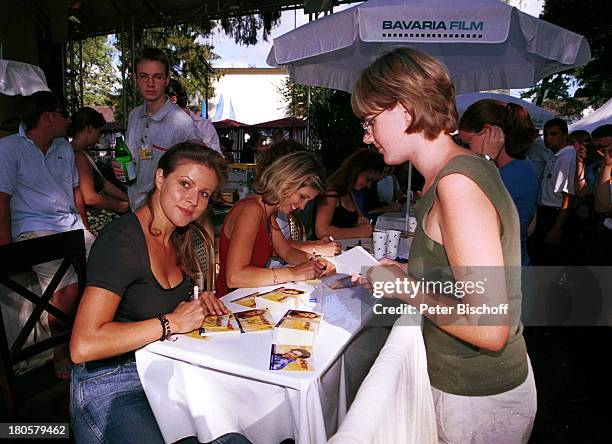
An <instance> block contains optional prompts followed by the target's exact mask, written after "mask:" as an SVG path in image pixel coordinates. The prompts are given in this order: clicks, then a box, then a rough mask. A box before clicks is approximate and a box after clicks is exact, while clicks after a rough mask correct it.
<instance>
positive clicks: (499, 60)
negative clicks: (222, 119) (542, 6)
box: [267, 0, 591, 93]
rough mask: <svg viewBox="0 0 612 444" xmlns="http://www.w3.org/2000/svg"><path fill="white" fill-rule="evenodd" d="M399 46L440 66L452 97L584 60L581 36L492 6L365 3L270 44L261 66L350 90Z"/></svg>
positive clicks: (494, 2)
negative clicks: (449, 78)
mask: <svg viewBox="0 0 612 444" xmlns="http://www.w3.org/2000/svg"><path fill="white" fill-rule="evenodd" d="M399 46H409V47H412V48H416V49H419V50H421V51H423V52H426V53H428V54H430V55H432V56H434V57H436V58H437V59H438V60H440V61H442V62H443V63H444V64H445V65H446V67H447V68H448V70H449V71H450V73H451V76H452V77H453V81H454V82H455V87H456V90H457V93H464V92H472V91H483V90H491V89H499V88H524V87H528V86H532V85H534V84H535V83H536V82H537V81H538V80H540V79H542V78H544V77H546V76H548V75H550V74H553V73H556V72H559V71H564V70H567V69H570V68H573V67H575V66H581V65H584V64H586V63H587V62H588V61H589V60H590V58H591V52H590V49H589V44H588V42H587V41H586V39H585V38H584V37H583V36H581V35H578V34H575V33H573V32H570V31H568V30H566V29H563V28H561V27H559V26H556V25H553V24H551V23H548V22H545V21H543V20H539V19H537V18H535V17H532V16H530V15H528V14H525V13H523V12H521V11H519V10H518V9H516V8H514V7H512V6H509V5H507V4H505V3H503V2H501V1H498V0H370V1H368V2H364V3H362V4H360V5H357V6H354V7H352V8H349V9H346V10H344V11H340V12H337V13H335V14H331V15H328V16H325V17H323V18H321V19H318V20H315V21H313V22H310V23H308V24H306V25H303V26H300V27H299V28H296V29H294V30H292V31H290V32H288V33H286V34H283V35H282V36H280V37H277V38H275V39H274V44H273V46H272V49H271V50H270V53H269V54H268V59H267V62H268V64H269V65H272V66H277V65H285V66H286V67H287V69H288V70H289V72H290V74H291V75H292V77H293V79H294V81H295V82H296V83H300V84H304V85H311V86H324V87H327V88H334V89H340V90H344V91H349V92H350V91H352V89H353V86H354V84H355V82H356V81H357V78H358V77H359V74H360V73H361V71H362V70H363V69H364V68H365V67H367V66H368V65H370V64H371V63H372V62H373V61H374V60H375V59H376V58H377V57H378V56H380V55H382V54H384V53H385V52H388V51H390V50H391V49H393V48H395V47H399Z"/></svg>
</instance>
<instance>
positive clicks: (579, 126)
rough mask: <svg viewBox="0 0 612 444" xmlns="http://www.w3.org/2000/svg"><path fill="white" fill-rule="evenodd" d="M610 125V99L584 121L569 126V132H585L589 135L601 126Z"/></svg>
mask: <svg viewBox="0 0 612 444" xmlns="http://www.w3.org/2000/svg"><path fill="white" fill-rule="evenodd" d="M606 124H612V99H610V100H608V101H607V102H606V103H604V104H603V105H602V106H601V108H599V109H597V111H593V112H592V113H591V114H589V115H588V116H586V117H585V118H584V119H580V120H579V121H578V122H576V123H573V124H571V125H570V126H569V130H570V131H576V130H585V131H588V132H589V133H591V132H593V130H594V129H596V128H598V127H600V126H601V125H606Z"/></svg>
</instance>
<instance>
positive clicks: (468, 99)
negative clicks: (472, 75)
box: [456, 92, 555, 129]
mask: <svg viewBox="0 0 612 444" xmlns="http://www.w3.org/2000/svg"><path fill="white" fill-rule="evenodd" d="M484 99H493V100H500V101H502V102H506V103H508V102H512V103H516V104H518V105H521V106H522V107H523V108H525V109H526V110H527V112H528V113H529V117H531V121H532V122H533V124H534V125H535V126H536V128H538V129H542V128H543V127H544V124H545V123H546V121H547V120H550V119H552V118H553V117H555V114H554V113H553V112H551V111H548V110H546V109H544V108H540V107H539V106H536V105H534V104H533V103H531V102H528V101H526V100H523V99H519V98H518V97H513V96H510V95H508V94H497V93H482V92H475V93H468V94H461V95H460V96H457V97H456V100H457V112H458V113H459V115H462V114H463V113H464V112H465V110H466V109H468V108H469V106H470V105H471V104H473V103H476V102H478V101H479V100H484Z"/></svg>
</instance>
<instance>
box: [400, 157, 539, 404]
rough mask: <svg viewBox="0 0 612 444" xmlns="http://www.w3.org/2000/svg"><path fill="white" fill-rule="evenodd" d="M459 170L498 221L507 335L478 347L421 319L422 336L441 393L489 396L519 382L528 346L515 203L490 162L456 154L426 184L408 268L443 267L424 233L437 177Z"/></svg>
mask: <svg viewBox="0 0 612 444" xmlns="http://www.w3.org/2000/svg"><path fill="white" fill-rule="evenodd" d="M454 173H459V174H463V175H464V176H467V177H469V178H471V179H472V180H473V181H474V182H476V183H477V184H478V185H479V186H480V188H481V190H482V191H483V192H484V193H485V194H486V195H487V197H488V198H489V199H490V201H491V202H492V204H493V206H494V207H495V209H496V210H497V213H498V215H499V218H500V221H501V233H502V234H501V245H502V251H503V256H504V264H505V265H506V268H505V269H506V273H505V275H506V289H507V297H508V305H509V307H508V309H509V315H510V316H509V318H510V325H511V327H510V337H509V338H508V342H507V343H506V345H505V346H504V348H503V349H502V350H500V351H498V352H492V351H489V350H484V349H480V348H479V347H476V346H473V345H471V344H468V343H467V342H464V341H462V340H460V339H458V338H456V337H455V336H453V335H450V334H448V333H446V332H444V331H442V330H441V329H440V328H438V327H436V325H435V324H433V323H432V322H431V321H429V320H428V319H424V325H423V337H424V339H425V347H426V350H427V368H428V372H429V378H430V381H431V385H432V386H434V387H436V388H437V389H439V390H442V391H444V392H446V393H451V394H455V395H462V396H489V395H495V394H498V393H503V392H506V391H508V390H511V389H513V388H515V387H517V386H518V385H520V384H521V383H522V382H523V381H524V380H525V378H526V377H527V350H526V347H525V341H524V339H523V334H522V333H523V325H522V324H521V321H520V318H521V270H520V265H521V243H520V228H519V219H518V213H517V210H516V207H515V205H514V202H513V201H512V198H511V197H510V195H509V194H508V191H507V190H506V188H505V186H504V184H503V183H502V181H501V178H500V176H499V171H498V170H497V168H496V167H495V165H494V164H493V162H490V161H487V160H485V159H482V158H480V157H476V156H457V157H455V158H453V159H451V160H450V161H449V162H448V163H447V164H446V165H445V166H444V168H442V170H441V171H440V173H438V176H437V177H436V179H435V182H434V183H433V185H432V186H431V188H430V189H429V190H428V191H427V193H425V195H424V196H423V197H422V198H421V199H420V200H419V202H418V203H417V205H416V216H417V218H418V220H419V224H418V227H417V230H416V233H415V238H414V241H413V242H412V246H411V248H410V272H411V274H412V275H413V277H414V278H415V279H420V278H422V277H423V276H424V275H425V272H426V270H431V269H432V268H433V267H448V266H449V263H448V258H447V256H446V251H445V249H444V246H442V245H440V244H439V243H437V242H435V241H434V240H432V239H431V238H429V237H428V236H427V234H425V231H424V229H423V227H424V225H425V223H424V222H425V219H426V217H427V214H428V213H429V210H430V209H431V208H432V206H433V203H434V198H435V196H436V188H437V186H438V182H439V181H440V179H442V178H443V177H444V176H447V175H449V174H454Z"/></svg>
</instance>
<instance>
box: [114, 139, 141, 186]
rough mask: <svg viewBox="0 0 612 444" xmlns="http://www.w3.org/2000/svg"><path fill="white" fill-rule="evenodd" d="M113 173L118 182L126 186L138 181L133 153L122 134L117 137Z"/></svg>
mask: <svg viewBox="0 0 612 444" xmlns="http://www.w3.org/2000/svg"><path fill="white" fill-rule="evenodd" d="M113 171H114V172H115V177H117V180H119V181H120V182H122V183H124V184H126V185H131V184H132V183H134V182H135V181H136V164H135V163H134V159H133V157H132V153H131V152H130V150H129V148H128V146H127V145H126V144H125V142H124V141H123V137H121V135H120V134H118V135H116V136H115V158H114V159H113Z"/></svg>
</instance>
